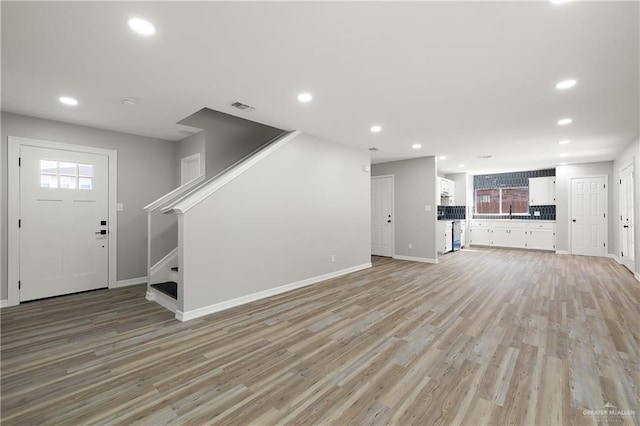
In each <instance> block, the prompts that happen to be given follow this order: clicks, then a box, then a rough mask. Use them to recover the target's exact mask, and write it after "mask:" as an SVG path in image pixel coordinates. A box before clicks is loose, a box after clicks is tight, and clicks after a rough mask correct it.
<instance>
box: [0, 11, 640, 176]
mask: <svg viewBox="0 0 640 426" xmlns="http://www.w3.org/2000/svg"><path fill="white" fill-rule="evenodd" d="M639 5H640V4H639V3H638V2H635V1H634V2H613V1H604V2H579V1H573V2H568V3H565V4H560V5H554V4H551V3H548V2H546V1H538V2H516V1H513V2H406V3H405V2H348V3H340V2H320V3H316V2H277V3H271V2H257V3H249V2H225V3H222V2H195V3H186V2H7V1H3V2H2V3H1V7H2V110H3V111H8V112H15V113H19V114H26V115H31V116H36V117H42V118H48V119H53V120H59V121H64V122H70V123H76V124H81V125H87V126H93V127H99V128H105V129H111V130H117V131H121V132H127V133H133V134H138V135H145V136H152V137H156V138H163V139H170V140H180V139H182V138H184V137H185V135H184V133H179V131H181V130H182V131H184V130H185V129H187V128H186V127H185V126H181V125H179V124H176V123H177V122H178V121H180V120H181V119H183V118H185V117H187V116H188V115H190V114H193V113H194V112H196V111H198V110H200V109H201V108H203V107H208V108H212V109H215V110H219V111H223V112H226V113H230V114H234V115H237V116H240V117H244V118H248V119H251V120H254V121H258V122H261V123H264V124H268V125H271V126H275V127H279V128H283V129H298V130H301V131H303V132H305V133H309V134H312V135H315V136H318V137H321V138H325V139H328V140H331V141H335V142H338V143H342V144H346V145H349V146H353V147H355V148H358V149H363V150H366V149H368V148H370V147H376V148H378V149H379V150H380V151H378V152H373V153H372V161H373V162H383V161H390V160H398V159H406V158H413V157H421V156H427V155H436V156H443V155H444V156H447V159H446V160H439V161H438V169H439V170H440V171H441V172H447V173H450V172H461V171H468V172H473V171H477V172H478V173H481V172H489V171H507V170H511V171H513V170H526V169H539V168H547V167H554V166H556V165H558V164H559V163H560V162H561V161H565V162H568V163H580V162H593V161H606V160H612V159H614V158H615V157H616V156H617V155H618V154H619V153H620V152H621V151H622V150H623V149H624V148H625V147H626V146H627V145H628V144H629V143H630V142H632V141H633V140H635V139H636V138H638V136H639V134H640V131H639V127H640V124H639V116H640V111H639V106H638V105H639V90H640V89H639V80H640V74H639V63H640V58H639V50H640V49H639V39H640V35H639V21H640V10H639ZM131 17H142V18H145V19H148V20H149V21H151V22H152V23H153V24H154V25H155V27H156V33H155V35H153V36H148V37H144V36H140V35H138V34H136V33H134V32H132V31H131V30H130V29H129V28H128V25H127V20H128V19H129V18H131ZM566 78H573V79H575V80H577V85H576V86H575V87H574V88H572V89H568V90H564V91H560V90H557V89H556V88H555V84H556V83H557V82H558V81H560V80H563V79H566ZM301 92H309V93H311V94H312V95H313V101H312V102H310V103H306V104H303V103H300V102H298V100H297V95H298V94H299V93H301ZM63 95H68V96H73V97H75V98H77V99H78V101H79V105H77V106H75V107H68V106H65V105H62V104H60V103H59V102H58V98H59V97H60V96H63ZM124 97H132V98H136V99H137V100H138V104H137V105H135V106H128V105H124V104H123V103H122V98H124ZM234 101H241V102H243V103H246V104H249V105H252V106H254V107H255V108H256V109H255V110H254V111H240V110H237V109H235V108H233V107H231V106H230V104H231V103H233V102H234ZM564 117H571V118H572V119H573V122H572V123H571V124H570V125H568V126H558V125H557V124H556V122H557V121H558V120H559V119H561V118H564ZM374 124H379V125H380V126H382V131H381V132H379V133H375V134H374V133H372V132H370V130H369V129H370V127H371V126H372V125H374ZM563 139H569V140H570V141H571V143H570V144H568V145H559V144H558V141H560V140H563ZM415 143H419V144H421V145H422V148H421V149H419V150H414V149H412V145H413V144H415ZM563 153H564V154H568V155H567V156H566V157H564V158H561V157H560V154H563ZM487 155H491V156H492V157H491V158H484V159H482V158H478V157H479V156H487ZM461 164H464V165H465V167H459V165H461Z"/></svg>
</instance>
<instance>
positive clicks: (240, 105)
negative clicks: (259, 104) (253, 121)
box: [231, 102, 255, 111]
mask: <svg viewBox="0 0 640 426" xmlns="http://www.w3.org/2000/svg"><path fill="white" fill-rule="evenodd" d="M231 106H232V107H235V108H238V109H241V110H243V111H253V110H254V109H255V107H252V106H251V105H247V104H243V103H242V102H234V103H232V104H231Z"/></svg>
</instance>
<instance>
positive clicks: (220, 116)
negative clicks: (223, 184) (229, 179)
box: [178, 108, 284, 178]
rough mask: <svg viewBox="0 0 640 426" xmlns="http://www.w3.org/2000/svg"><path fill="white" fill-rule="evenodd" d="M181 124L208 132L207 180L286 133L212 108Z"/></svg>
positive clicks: (206, 134) (206, 149) (206, 151)
mask: <svg viewBox="0 0 640 426" xmlns="http://www.w3.org/2000/svg"><path fill="white" fill-rule="evenodd" d="M178 124H183V125H186V126H190V127H195V128H198V129H204V134H205V147H204V152H205V156H204V158H203V159H204V162H205V170H206V175H207V178H210V177H213V176H215V175H216V174H218V173H219V172H221V171H222V170H224V169H225V168H227V167H229V166H231V165H232V164H234V163H235V162H236V161H238V160H239V159H241V158H243V157H244V156H246V155H247V154H250V153H251V152H253V151H254V150H256V149H257V148H259V147H261V146H262V145H264V144H265V143H266V142H268V141H270V140H271V139H273V138H275V137H276V136H278V135H280V134H282V133H283V132H284V131H283V130H282V129H277V128H275V127H271V126H267V125H265V124H260V123H256V122H254V121H249V120H246V119H244V118H240V117H236V116H233V115H230V114H225V113H223V112H220V111H215V110H212V109H209V108H203V109H201V110H200V111H198V112H196V113H195V114H192V115H190V116H189V117H187V118H185V119H183V120H181V121H179V122H178Z"/></svg>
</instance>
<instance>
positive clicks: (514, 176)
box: [473, 169, 556, 190]
mask: <svg viewBox="0 0 640 426" xmlns="http://www.w3.org/2000/svg"><path fill="white" fill-rule="evenodd" d="M555 175H556V169H545V170H529V171H526V172H511V173H496V174H490V175H476V176H474V177H473V189H474V190H476V189H488V188H517V187H522V186H527V187H528V186H529V178H536V177H547V176H555Z"/></svg>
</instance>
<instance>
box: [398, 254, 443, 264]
mask: <svg viewBox="0 0 640 426" xmlns="http://www.w3.org/2000/svg"><path fill="white" fill-rule="evenodd" d="M393 258H394V259H398V260H409V261H411V262H422V263H438V259H429V258H426V257H413V256H401V255H399V254H394V255H393Z"/></svg>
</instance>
